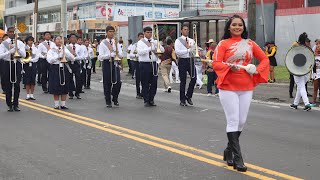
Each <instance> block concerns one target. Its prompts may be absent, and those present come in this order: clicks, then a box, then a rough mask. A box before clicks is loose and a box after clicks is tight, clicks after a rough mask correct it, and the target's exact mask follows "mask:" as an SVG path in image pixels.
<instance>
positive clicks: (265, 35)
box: [261, 0, 268, 43]
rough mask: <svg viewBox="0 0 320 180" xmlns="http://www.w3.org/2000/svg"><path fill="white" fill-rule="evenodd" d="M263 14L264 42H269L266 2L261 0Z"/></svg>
mask: <svg viewBox="0 0 320 180" xmlns="http://www.w3.org/2000/svg"><path fill="white" fill-rule="evenodd" d="M261 14H262V22H263V23H262V24H263V34H264V43H266V42H267V40H268V36H267V28H266V19H265V16H264V2H263V0H261Z"/></svg>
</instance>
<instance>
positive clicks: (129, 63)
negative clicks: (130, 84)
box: [127, 39, 134, 79]
mask: <svg viewBox="0 0 320 180" xmlns="http://www.w3.org/2000/svg"><path fill="white" fill-rule="evenodd" d="M132 47H133V44H132V39H129V40H128V47H127V62H128V66H129V72H128V74H129V75H131V78H132V79H133V78H134V65H133V64H134V63H133V60H132V59H131V56H130V54H131V51H132Z"/></svg>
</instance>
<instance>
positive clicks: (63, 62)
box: [58, 30, 68, 86]
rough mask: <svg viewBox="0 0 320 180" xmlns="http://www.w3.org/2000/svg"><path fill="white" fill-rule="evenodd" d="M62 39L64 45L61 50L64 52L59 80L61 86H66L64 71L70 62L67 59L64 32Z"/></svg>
mask: <svg viewBox="0 0 320 180" xmlns="http://www.w3.org/2000/svg"><path fill="white" fill-rule="evenodd" d="M61 34H62V36H61V38H62V43H61V46H62V47H61V50H62V58H61V59H60V64H59V80H60V85H61V86H64V85H65V84H66V75H65V71H64V66H65V64H66V63H67V62H68V61H67V59H66V52H65V49H64V48H65V45H64V37H63V34H64V33H63V30H61ZM58 54H60V51H58Z"/></svg>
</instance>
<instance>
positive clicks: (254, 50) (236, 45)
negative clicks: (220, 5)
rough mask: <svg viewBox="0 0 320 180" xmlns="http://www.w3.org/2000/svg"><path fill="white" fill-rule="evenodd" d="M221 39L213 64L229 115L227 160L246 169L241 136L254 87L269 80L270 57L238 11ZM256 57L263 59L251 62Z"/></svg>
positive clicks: (223, 105)
mask: <svg viewBox="0 0 320 180" xmlns="http://www.w3.org/2000/svg"><path fill="white" fill-rule="evenodd" d="M222 39H223V40H222V41H220V43H219V44H218V46H217V48H216V49H215V52H214V56H215V58H214V60H213V63H212V66H213V69H214V70H215V72H216V73H217V75H218V79H217V81H216V83H217V85H218V88H219V89H220V92H219V97H220V102H221V105H222V107H223V109H224V112H225V116H226V119H227V128H226V131H227V136H228V141H229V142H228V146H227V148H226V149H225V151H224V160H225V161H227V164H228V165H229V166H233V167H234V169H237V170H238V171H242V172H245V171H247V167H246V166H245V165H244V162H243V159H242V155H241V150H240V144H239V136H240V134H241V132H242V130H243V127H244V124H245V122H246V120H247V115H248V111H249V107H250V103H251V100H252V93H253V89H254V87H255V86H256V85H257V84H259V83H266V82H267V81H268V73H269V59H268V57H267V56H266V55H265V53H264V52H263V51H262V50H261V48H260V47H259V46H258V45H257V44H256V43H255V42H254V41H252V40H250V39H248V32H247V29H246V25H245V22H244V20H243V18H242V17H240V16H238V15H234V16H232V17H231V18H230V19H229V20H228V22H227V23H226V26H225V28H224V36H223V38H222ZM253 57H255V58H257V59H258V60H259V61H260V64H259V66H258V67H256V68H255V66H254V65H252V64H250V63H251V62H252V59H253ZM248 64H249V65H248ZM247 65H248V66H247ZM244 67H250V70H248V69H247V70H244V69H243V68H244Z"/></svg>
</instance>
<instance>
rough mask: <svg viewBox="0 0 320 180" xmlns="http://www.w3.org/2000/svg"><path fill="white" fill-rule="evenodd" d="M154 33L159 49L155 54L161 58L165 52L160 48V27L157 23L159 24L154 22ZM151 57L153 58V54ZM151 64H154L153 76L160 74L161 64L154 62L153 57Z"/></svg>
mask: <svg viewBox="0 0 320 180" xmlns="http://www.w3.org/2000/svg"><path fill="white" fill-rule="evenodd" d="M152 34H153V38H154V39H157V49H156V51H155V52H154V54H156V55H157V57H158V58H160V57H161V56H162V54H163V52H162V51H161V49H160V41H159V28H158V25H157V24H154V25H153V32H152ZM151 58H152V56H151ZM151 64H152V74H153V76H158V71H159V70H158V68H159V66H158V65H157V62H156V63H154V62H153V61H152V59H151ZM155 69H156V70H155ZM155 71H156V72H155Z"/></svg>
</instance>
